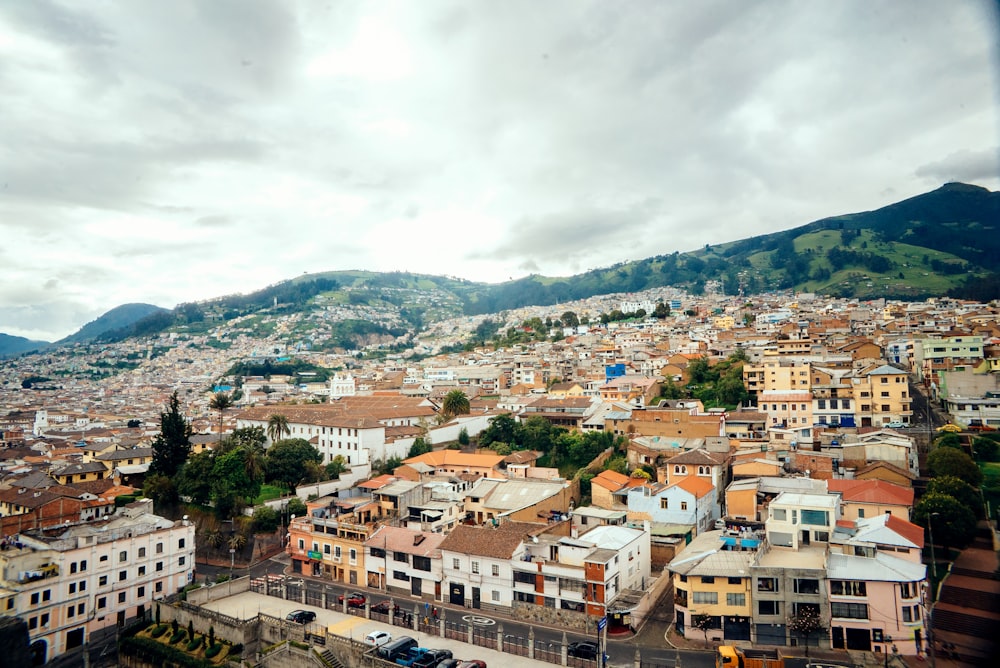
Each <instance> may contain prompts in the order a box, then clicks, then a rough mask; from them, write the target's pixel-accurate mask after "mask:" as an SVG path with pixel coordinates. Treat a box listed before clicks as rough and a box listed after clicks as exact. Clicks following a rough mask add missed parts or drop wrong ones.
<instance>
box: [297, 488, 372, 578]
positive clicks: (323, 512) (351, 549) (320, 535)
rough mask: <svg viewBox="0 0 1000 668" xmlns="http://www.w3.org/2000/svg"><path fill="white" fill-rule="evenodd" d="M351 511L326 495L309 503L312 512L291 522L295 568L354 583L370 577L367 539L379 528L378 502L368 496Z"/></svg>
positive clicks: (304, 573) (303, 571)
mask: <svg viewBox="0 0 1000 668" xmlns="http://www.w3.org/2000/svg"><path fill="white" fill-rule="evenodd" d="M361 501H362V503H361V505H358V506H355V507H354V508H353V509H352V510H350V511H348V512H339V510H340V509H339V508H338V507H337V501H336V500H334V499H332V498H331V497H322V498H320V499H316V500H315V501H312V502H309V503H307V504H306V508H307V509H308V512H307V513H306V515H304V516H303V517H296V518H294V519H292V521H291V522H289V525H288V548H287V552H288V555H289V556H290V557H291V558H292V571H293V572H295V573H301V574H302V575H311V576H314V577H325V578H328V579H330V580H335V581H338V582H343V583H345V584H351V585H359V586H360V585H363V584H364V583H365V582H366V581H367V577H368V575H367V572H366V571H365V563H364V559H365V541H367V540H368V538H369V536H371V534H372V533H373V532H374V530H375V523H374V517H373V516H377V511H376V510H375V508H376V504H375V503H374V502H372V501H370V500H368V499H363V500H361Z"/></svg>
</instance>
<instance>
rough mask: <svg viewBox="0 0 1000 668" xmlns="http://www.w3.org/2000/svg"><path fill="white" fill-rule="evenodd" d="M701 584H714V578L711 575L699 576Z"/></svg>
mask: <svg viewBox="0 0 1000 668" xmlns="http://www.w3.org/2000/svg"><path fill="white" fill-rule="evenodd" d="M701 583H702V584H707V585H710V584H715V577H714V576H712V575H702V576H701Z"/></svg>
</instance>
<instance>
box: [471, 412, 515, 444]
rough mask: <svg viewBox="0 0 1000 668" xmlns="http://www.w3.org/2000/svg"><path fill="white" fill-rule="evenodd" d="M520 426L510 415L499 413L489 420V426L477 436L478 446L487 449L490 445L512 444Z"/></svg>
mask: <svg viewBox="0 0 1000 668" xmlns="http://www.w3.org/2000/svg"><path fill="white" fill-rule="evenodd" d="M519 426H520V425H519V424H518V423H517V421H516V420H515V419H514V417H513V416H512V415H511V414H510V413H501V414H500V415H497V416H496V417H494V418H492V419H491V420H490V424H489V426H488V427H486V429H484V430H483V433H482V434H480V435H479V445H481V446H483V447H484V448H488V447H489V446H490V444H491V443H514V442H516V441H517V431H518V427H519Z"/></svg>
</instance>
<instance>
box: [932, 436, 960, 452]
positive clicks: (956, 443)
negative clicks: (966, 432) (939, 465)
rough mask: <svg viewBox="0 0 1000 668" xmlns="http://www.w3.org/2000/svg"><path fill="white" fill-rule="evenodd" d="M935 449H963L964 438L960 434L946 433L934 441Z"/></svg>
mask: <svg viewBox="0 0 1000 668" xmlns="http://www.w3.org/2000/svg"><path fill="white" fill-rule="evenodd" d="M934 447H935V448H958V449H959V450H961V449H962V438H961V437H960V436H959V435H958V434H953V433H951V432H950V431H949V432H945V433H943V434H941V435H940V436H938V437H937V438H935V439H934Z"/></svg>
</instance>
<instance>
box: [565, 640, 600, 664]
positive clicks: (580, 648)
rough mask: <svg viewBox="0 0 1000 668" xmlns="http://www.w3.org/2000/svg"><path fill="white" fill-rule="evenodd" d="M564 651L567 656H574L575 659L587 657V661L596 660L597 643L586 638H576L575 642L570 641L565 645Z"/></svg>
mask: <svg viewBox="0 0 1000 668" xmlns="http://www.w3.org/2000/svg"><path fill="white" fill-rule="evenodd" d="M566 653H567V654H568V655H569V656H572V657H576V658H577V659H587V660H588V661H596V660H597V655H598V649H597V643H596V642H590V641H587V640H578V641H576V642H571V643H570V644H569V645H568V646H567V647H566Z"/></svg>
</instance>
